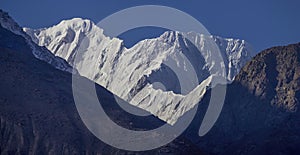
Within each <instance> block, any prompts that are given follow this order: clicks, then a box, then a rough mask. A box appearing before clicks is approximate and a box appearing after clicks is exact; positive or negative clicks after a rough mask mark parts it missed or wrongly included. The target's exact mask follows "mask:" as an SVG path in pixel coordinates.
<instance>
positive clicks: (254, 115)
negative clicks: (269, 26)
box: [186, 43, 300, 155]
mask: <svg viewBox="0 0 300 155" xmlns="http://www.w3.org/2000/svg"><path fill="white" fill-rule="evenodd" d="M299 69H300V43H298V44H292V45H288V46H281V47H274V48H270V49H267V50H264V51H262V52H261V53H260V54H258V55H256V56H255V57H254V58H253V59H252V60H251V61H250V62H248V63H247V64H246V66H245V67H244V68H243V69H242V71H241V72H240V73H239V74H238V75H237V76H236V78H235V81H234V82H233V83H232V84H230V85H228V86H227V92H226V99H225V104H224V107H223V109H222V113H221V115H220V117H219V119H218V121H217V122H216V124H215V125H214V127H213V128H212V129H211V131H210V132H209V133H208V134H206V135H205V136H204V137H198V136H197V132H198V129H199V126H200V123H201V120H202V118H203V114H204V113H205V111H206V108H207V104H208V102H209V99H210V93H207V94H206V96H205V98H204V100H203V102H201V103H200V105H199V108H198V113H197V116H196V117H195V119H194V121H193V124H192V125H191V127H190V129H189V130H188V131H187V132H186V134H187V135H188V137H190V139H192V141H193V142H194V143H196V144H197V145H198V146H199V147H200V148H202V149H203V150H205V151H206V152H208V153H212V154H255V155H257V154H272V155H274V154H299V153H300V148H299V146H300V124H299V122H300V112H299V110H298V109H297V108H298V107H299V101H300V96H299V89H300V86H299V84H300V78H299V75H300V70H299ZM220 87H224V86H218V87H216V88H215V89H218V88H220Z"/></svg>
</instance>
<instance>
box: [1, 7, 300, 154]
mask: <svg viewBox="0 0 300 155" xmlns="http://www.w3.org/2000/svg"><path fill="white" fill-rule="evenodd" d="M0 17H1V19H0V23H1V26H0V50H1V52H0V59H1V61H0V63H1V65H0V67H1V76H0V78H1V79H0V81H1V82H0V93H1V94H2V95H1V98H0V104H1V109H0V111H1V112H0V114H1V115H0V118H1V119H0V120H1V127H0V128H1V130H0V131H1V133H0V137H1V141H0V147H1V154H97V153H100V154H298V153H299V152H300V150H299V147H298V146H299V145H300V140H299V136H300V132H299V131H300V130H299V129H300V126H299V118H300V117H299V111H298V110H297V108H298V105H299V101H298V100H299V97H300V96H299V89H300V87H299V84H300V83H299V75H300V72H299V67H300V66H299V63H300V57H299V54H300V43H297V44H291V45H288V46H278V47H273V48H269V49H266V50H264V51H262V52H260V53H258V54H256V55H255V52H253V51H252V50H251V47H250V46H249V45H248V43H246V42H245V41H243V40H238V39H236V40H235V39H223V38H221V37H216V36H204V35H201V34H196V33H193V32H190V33H182V32H172V31H170V32H165V33H164V34H163V35H161V36H160V37H158V38H153V39H146V40H143V41H141V42H139V43H137V44H136V45H135V46H133V47H132V48H129V49H127V48H126V47H124V45H123V43H122V40H120V39H118V38H110V37H107V36H105V35H104V33H103V30H102V29H101V28H99V27H97V26H95V24H93V23H92V22H91V21H89V20H82V19H79V18H75V19H72V20H67V21H62V22H61V23H60V24H58V25H56V26H53V27H51V28H46V29H39V30H31V29H28V28H24V31H25V32H26V33H25V32H24V31H23V30H22V28H20V27H19V26H18V25H17V24H16V23H15V22H14V21H13V20H12V19H11V18H10V17H9V16H8V14H7V13H4V12H2V11H1V12H0ZM84 38H88V40H89V41H90V42H89V44H85V45H89V46H87V47H85V48H84V49H94V50H89V51H91V52H90V53H88V54H87V55H86V56H85V57H82V58H83V59H82V60H81V61H79V63H77V61H75V60H74V58H75V56H76V52H78V51H80V50H82V49H80V50H78V45H81V41H82V40H81V39H83V40H84ZM31 39H32V40H31ZM210 41H214V42H215V43H216V44H217V45H218V47H219V49H220V51H221V53H222V58H223V60H224V68H226V73H227V74H223V73H222V72H221V73H216V74H213V75H209V74H208V73H210V72H211V71H212V70H211V69H212V68H213V67H214V65H215V64H216V63H217V62H213V61H210V60H209V56H210V55H209V53H210V51H209V50H207V49H210V48H212V47H209V46H208V45H209V44H208V43H211V42H210ZM43 46H45V47H43ZM195 49H200V54H199V53H198V54H197V53H196V52H197V50H195ZM93 51H101V52H100V53H96V52H93ZM177 53H184V54H185V56H186V57H188V58H193V59H191V60H192V61H191V63H192V66H196V70H197V72H196V73H197V77H198V83H197V84H196V86H195V88H192V89H191V90H188V91H187V92H186V93H184V92H180V89H178V86H176V85H175V83H176V82H178V81H176V80H174V79H173V78H171V77H168V76H169V75H172V74H173V73H172V72H171V70H170V68H168V67H167V66H164V65H163V64H164V63H167V61H166V60H168V59H167V58H178V56H180V55H176V54H177ZM126 54H127V55H130V57H129V58H130V59H126V57H125V56H126ZM254 55H255V56H254ZM176 56H177V57H176ZM253 56H254V57H253ZM127 58H128V57H127ZM140 59H142V60H143V61H142V60H140ZM175 60H177V61H178V63H183V62H182V61H180V60H182V59H175ZM151 61H155V62H157V63H155V64H151V63H149V62H151ZM147 62H148V64H147ZM144 63H146V64H147V65H144ZM82 64H89V65H90V66H91V69H90V70H85V69H84V68H80V66H84V65H82ZM122 66H125V68H122ZM138 66H139V67H141V68H142V69H141V70H139V69H137V67H138ZM119 67H120V68H121V69H122V70H118V68H119ZM73 68H74V69H73ZM95 68H96V69H95ZM111 71H113V72H111ZM143 71H145V72H143ZM71 73H72V74H73V76H78V77H79V78H82V79H84V80H86V81H88V82H96V83H97V84H99V85H97V84H96V89H97V94H98V96H101V98H103V102H101V104H102V106H103V107H104V108H105V110H106V112H107V113H108V115H109V116H110V118H111V119H112V120H113V121H114V122H116V123H117V124H118V125H121V126H123V127H125V128H128V129H132V130H141V129H142V130H147V129H152V128H155V127H157V126H160V125H162V124H164V123H165V122H164V121H166V122H168V123H170V124H172V123H174V122H176V120H177V119H178V118H180V116H182V115H184V114H187V113H189V112H190V110H189V109H193V108H195V104H199V105H200V106H198V108H197V109H196V110H197V113H196V116H195V118H194V120H193V121H192V123H191V125H190V126H189V128H188V129H187V130H186V131H185V132H184V133H183V134H182V135H181V136H180V137H179V138H177V139H176V140H174V141H173V142H172V143H170V144H168V145H166V146H163V147H161V148H158V149H155V150H151V151H145V152H129V151H124V150H119V149H116V148H113V147H110V146H108V145H106V144H104V143H103V142H101V141H100V140H98V139H97V138H96V137H94V136H93V135H92V134H91V133H90V132H89V131H88V130H87V128H86V127H85V126H84V124H83V123H82V121H81V119H80V117H79V115H78V113H77V111H76V107H75V104H74V101H73V97H72V88H71V87H72V74H71ZM158 73H159V74H158ZM166 73H167V74H166ZM160 74H162V75H160ZM166 75H168V76H166ZM214 75H215V76H216V75H219V76H223V77H224V79H226V83H218V84H217V85H215V86H213V87H214V89H216V90H218V89H222V88H223V87H226V89H227V91H226V92H227V93H226V98H225V103H224V107H223V109H222V112H221V115H220V117H219V119H218V120H217V122H216V124H215V125H214V126H213V128H212V129H211V131H210V132H208V133H207V134H206V135H204V136H203V137H199V136H198V130H199V127H200V124H201V122H202V119H203V116H204V114H205V112H206V110H207V107H208V105H209V100H210V96H211V89H210V87H212V86H211V85H210V84H211V81H210V79H213V78H212V77H213V76H214ZM118 76H119V77H123V78H121V79H117V78H116V77H118ZM130 77H131V79H132V80H129V81H128V78H130ZM141 79H142V80H141ZM166 79H168V80H166ZM157 81H158V82H160V83H163V84H164V85H165V88H163V87H157V88H156V87H155V85H154V84H155V82H157ZM207 81H208V82H207ZM204 83H205V85H204V87H203V84H204ZM120 85H122V86H123V87H126V88H130V90H138V91H129V92H134V93H133V94H131V95H132V96H135V95H136V94H138V92H140V91H141V90H142V89H141V88H143V89H145V88H148V89H149V90H150V92H151V94H156V95H161V96H162V97H161V98H160V100H155V101H158V102H157V103H160V104H162V105H165V103H168V102H167V101H170V100H171V103H172V104H170V105H169V108H167V107H159V106H156V105H146V106H143V105H144V104H145V103H143V102H138V103H134V102H133V103H132V98H130V97H128V96H127V95H128V91H126V90H125V89H124V90H123V89H121V90H119V89H118V86H119V87H120ZM207 86H209V87H207ZM137 88H138V89H137ZM150 88H151V89H150ZM203 91H204V92H203ZM155 92H159V93H160V94H158V93H155ZM199 92H203V93H199ZM181 93H182V94H181ZM115 94H117V96H119V97H120V98H122V99H124V100H125V101H122V102H124V103H127V102H130V104H128V103H127V104H128V106H132V105H131V104H133V106H139V107H141V108H142V109H145V110H147V111H150V112H151V113H152V114H153V115H149V116H135V115H132V114H130V113H128V112H126V111H124V110H122V108H121V107H119V105H118V103H116V98H118V97H115V96H114V95H115ZM124 94H125V95H124ZM129 94H130V93H129ZM180 94H181V95H180ZM189 94H190V96H192V97H193V98H191V100H188V98H189ZM148 95H150V94H148ZM146 96H147V95H145V96H142V97H146ZM174 96H175V97H177V98H179V100H180V99H182V101H185V102H179V103H180V106H176V105H177V103H178V102H176V101H178V99H176V100H175V99H174ZM87 97H88V96H87ZM120 98H119V100H122V99H120ZM149 98H151V96H150V97H149ZM186 98H187V99H186ZM192 99H193V100H192ZM126 101H127V102H126ZM191 102H192V103H193V104H191ZM198 102H199V103H198ZM154 103H156V102H154ZM175 107H177V108H175ZM174 110H175V111H174ZM173 111H174V112H173ZM155 116H157V117H159V118H160V119H161V120H164V121H161V120H160V119H157V118H156V117H155Z"/></svg>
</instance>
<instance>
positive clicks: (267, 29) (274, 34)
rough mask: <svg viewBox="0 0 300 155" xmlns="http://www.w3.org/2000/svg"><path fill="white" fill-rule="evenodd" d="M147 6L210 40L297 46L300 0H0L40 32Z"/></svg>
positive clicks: (23, 23) (20, 20) (0, 5)
mask: <svg viewBox="0 0 300 155" xmlns="http://www.w3.org/2000/svg"><path fill="white" fill-rule="evenodd" d="M146 4H153V5H164V6H169V7H174V8H176V9H179V10H182V11H184V12H186V13H188V14H190V15H192V16H193V17H195V18H196V19H198V20H199V21H200V22H201V23H202V24H203V25H204V26H205V27H206V28H207V29H208V30H209V31H210V33H211V34H214V35H218V36H222V37H233V38H240V39H245V40H247V41H248V42H249V43H251V44H252V45H253V47H254V48H255V49H256V50H262V49H264V48H268V47H271V46H275V45H285V44H288V43H296V42H300V17H299V15H300V1H299V0H248V1H245V0H194V1H192V2H190V1H187V0H177V1H176V0H107V1H105V2H104V1H102V0H80V1H77V0H2V1H0V8H1V9H3V10H4V11H7V12H9V14H10V15H11V16H12V17H13V18H14V19H15V20H16V21H17V22H18V23H19V24H20V25H21V26H24V27H31V28H42V27H48V26H51V25H54V24H57V23H59V21H61V20H62V19H69V18H73V17H82V18H88V19H91V20H93V21H94V22H96V23H97V22H98V21H100V20H101V19H103V18H105V17H106V16H108V15H110V14H112V13H114V12H116V11H119V10H122V9H125V8H127V7H133V6H137V5H146ZM124 20H125V19H124ZM139 37H140V36H139Z"/></svg>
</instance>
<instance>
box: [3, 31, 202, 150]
mask: <svg viewBox="0 0 300 155" xmlns="http://www.w3.org/2000/svg"><path fill="white" fill-rule="evenodd" d="M0 73H1V74H0V75H1V76H0V81H1V82H0V94H1V95H0V107H1V108H0V125H1V126H0V139H1V140H0V150H1V154H97V153H99V154H164V153H174V154H183V153H188V154H199V153H200V152H199V150H198V149H197V147H195V146H193V144H191V143H190V142H189V141H187V140H185V139H184V138H179V139H177V140H175V141H174V142H172V143H171V144H169V145H167V146H164V147H161V148H159V149H156V150H152V151H147V152H128V151H123V150H118V149H116V148H113V147H110V146H108V145H106V144H104V143H103V142H101V141H100V140H98V139H97V138H96V137H95V136H93V135H92V134H91V133H90V132H89V131H88V130H87V128H86V127H85V126H84V124H83V123H82V121H81V119H80V117H79V115H78V112H77V110H76V107H75V103H74V101H73V96H72V83H71V82H72V75H71V74H70V73H67V72H63V71H60V70H57V69H55V68H54V67H53V66H50V65H49V64H48V63H46V62H43V61H41V60H38V59H36V58H35V57H34V56H33V55H32V51H31V48H30V47H29V46H28V45H27V44H26V41H25V39H24V38H22V37H21V36H18V35H16V34H14V33H12V32H10V31H8V30H6V29H4V28H2V27H1V26H0ZM85 80H87V79H85ZM96 87H97V93H98V95H100V96H101V98H102V102H101V103H103V104H102V105H103V106H104V107H105V109H106V112H107V113H108V115H109V116H111V118H112V119H113V120H114V121H115V122H117V123H118V124H120V125H123V126H124V127H126V128H132V129H134V128H142V129H148V128H151V127H155V126H159V125H161V124H162V122H161V121H160V120H158V119H157V118H155V117H153V116H148V117H145V118H136V117H133V116H132V115H130V114H128V113H126V112H125V111H123V110H121V109H120V107H118V106H117V103H116V102H115V100H114V96H113V95H112V94H111V93H110V92H108V91H107V90H106V89H104V88H103V87H101V86H98V85H97V86H96ZM129 122H131V123H129Z"/></svg>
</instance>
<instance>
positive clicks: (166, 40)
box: [24, 18, 254, 124]
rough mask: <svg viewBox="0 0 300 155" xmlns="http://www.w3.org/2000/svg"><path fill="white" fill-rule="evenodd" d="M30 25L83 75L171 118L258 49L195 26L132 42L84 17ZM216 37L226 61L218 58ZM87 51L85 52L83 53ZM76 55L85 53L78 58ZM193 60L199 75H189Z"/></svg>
mask: <svg viewBox="0 0 300 155" xmlns="http://www.w3.org/2000/svg"><path fill="white" fill-rule="evenodd" d="M24 31H25V32H27V34H29V35H30V36H31V38H32V40H33V41H34V42H36V43H37V44H38V45H40V46H45V47H47V48H48V49H49V50H50V51H51V52H52V53H54V54H55V55H56V56H59V57H61V58H63V59H65V60H66V61H67V62H68V63H69V64H70V65H71V66H73V67H74V68H76V69H77V70H78V72H79V73H80V74H81V75H83V76H85V77H87V78H89V79H91V80H93V81H95V82H96V83H98V84H100V85H102V86H104V87H105V88H107V89H108V90H110V91H111V92H113V93H114V94H116V95H118V96H119V97H121V98H123V99H124V100H126V101H128V102H130V103H131V104H133V105H136V106H138V107H140V108H143V109H145V110H147V111H149V112H151V113H152V114H154V115H156V116H158V117H159V118H160V119H162V120H164V121H166V122H168V123H170V124H174V123H175V122H176V121H177V119H178V118H179V117H180V116H182V115H183V114H184V113H185V112H186V111H188V110H190V109H191V108H193V107H194V106H195V105H196V104H197V103H198V102H199V101H200V100H201V98H202V97H203V95H204V93H205V92H206V89H208V88H209V87H210V86H211V82H212V80H214V79H215V76H216V75H221V76H224V78H225V79H226V80H227V82H231V81H232V80H233V79H234V76H235V75H236V74H237V73H238V71H239V70H240V69H241V67H242V66H243V65H244V64H245V63H246V62H247V61H248V60H250V59H251V57H252V56H253V55H254V52H253V51H252V49H251V47H250V46H249V44H248V43H246V42H245V41H244V40H238V39H223V38H221V37H217V36H205V35H202V34H197V33H193V32H190V33H181V32H174V31H167V32H165V33H163V34H162V35H161V36H160V37H157V38H153V39H145V40H142V41H140V42H138V43H137V44H136V45H134V46H133V47H131V48H126V47H125V46H124V45H123V41H122V40H120V39H118V38H110V37H108V36H105V35H104V34H103V29H101V28H99V27H98V26H96V25H95V24H94V23H93V22H91V21H89V20H84V19H80V18H75V19H71V20H65V21H62V22H60V23H59V24H58V25H55V26H52V27H50V28H44V29H39V30H31V29H28V28H24ZM83 42H84V43H83ZM214 43H216V44H217V46H218V48H219V49H220V51H221V56H222V58H223V60H224V63H222V62H219V61H215V60H213V59H212V53H213V51H212V49H214V48H216V47H214V46H213V45H216V44H214ZM198 49H199V50H198ZM82 51H84V54H83V55H77V54H80V53H81V52H82ZM76 55H77V57H80V59H78V60H75V56H76ZM186 58H187V59H186ZM187 60H188V61H189V62H187ZM189 65H190V66H192V68H193V70H194V71H195V74H196V77H197V78H194V79H193V77H192V76H190V75H189V72H190V70H191V67H190V66H189ZM216 66H222V67H224V68H226V70H227V74H225V73H223V72H221V71H220V72H219V71H218V70H216ZM176 72H177V73H178V72H179V74H176ZM211 73H213V74H211ZM182 79H183V82H184V84H185V85H187V86H191V87H189V88H184V89H183V90H182V89H181V87H180V85H178V83H179V82H182V81H180V80H182ZM195 80H196V82H195ZM160 84H162V85H163V86H164V88H162V87H160ZM180 84H182V83H180Z"/></svg>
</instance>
